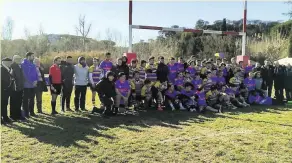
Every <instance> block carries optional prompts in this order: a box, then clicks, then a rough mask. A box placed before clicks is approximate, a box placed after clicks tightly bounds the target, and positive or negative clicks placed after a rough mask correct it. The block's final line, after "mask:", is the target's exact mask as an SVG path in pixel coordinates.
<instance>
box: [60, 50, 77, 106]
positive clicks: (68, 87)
mask: <svg viewBox="0 0 292 163" xmlns="http://www.w3.org/2000/svg"><path fill="white" fill-rule="evenodd" d="M60 69H61V75H62V92H61V96H62V98H61V108H62V111H63V112H65V103H66V110H67V111H72V110H71V109H70V99H71V94H72V90H73V86H74V84H73V78H74V65H73V58H72V57H71V56H67V58H66V62H65V63H63V64H61V66H60Z"/></svg>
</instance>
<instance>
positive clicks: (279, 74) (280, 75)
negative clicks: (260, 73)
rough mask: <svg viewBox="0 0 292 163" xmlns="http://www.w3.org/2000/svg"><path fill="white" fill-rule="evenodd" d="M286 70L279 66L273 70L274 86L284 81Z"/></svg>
mask: <svg viewBox="0 0 292 163" xmlns="http://www.w3.org/2000/svg"><path fill="white" fill-rule="evenodd" d="M285 75H286V69H285V67H284V66H279V67H275V68H274V81H275V84H276V83H277V84H283V85H284V80H285Z"/></svg>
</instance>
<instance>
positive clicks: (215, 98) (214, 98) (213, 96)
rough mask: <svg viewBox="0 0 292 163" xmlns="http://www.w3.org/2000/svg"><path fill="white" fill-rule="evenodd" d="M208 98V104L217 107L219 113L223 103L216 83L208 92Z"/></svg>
mask: <svg viewBox="0 0 292 163" xmlns="http://www.w3.org/2000/svg"><path fill="white" fill-rule="evenodd" d="M206 99H207V104H208V106H210V107H212V108H215V109H217V110H218V112H219V113H221V112H222V105H221V104H220V102H219V92H218V91H217V89H216V86H215V85H212V86H211V88H210V91H208V92H207V93H206Z"/></svg>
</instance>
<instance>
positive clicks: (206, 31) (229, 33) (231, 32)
mask: <svg viewBox="0 0 292 163" xmlns="http://www.w3.org/2000/svg"><path fill="white" fill-rule="evenodd" d="M243 1H244V11H243V23H242V24H243V27H242V32H235V31H215V30H201V29H192V28H182V27H180V28H169V27H159V26H147V25H133V24H132V22H133V21H132V14H133V1H132V0H129V49H128V52H129V53H132V50H133V37H132V35H133V33H132V30H133V29H146V30H159V31H175V32H192V33H202V34H204V33H208V34H218V35H233V36H242V56H245V55H246V53H245V49H246V17H247V0H243Z"/></svg>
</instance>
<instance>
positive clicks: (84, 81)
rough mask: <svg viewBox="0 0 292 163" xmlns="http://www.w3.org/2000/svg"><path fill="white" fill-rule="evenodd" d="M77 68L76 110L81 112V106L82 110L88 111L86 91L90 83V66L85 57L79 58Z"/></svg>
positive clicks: (75, 82)
mask: <svg viewBox="0 0 292 163" xmlns="http://www.w3.org/2000/svg"><path fill="white" fill-rule="evenodd" d="M74 68H75V78H74V84H75V97H74V104H75V111H77V112H79V108H80V109H81V110H82V111H86V109H85V100H86V91H87V85H88V76H89V71H88V70H89V68H88V66H87V65H86V61H85V58H84V57H79V58H78V63H77V64H76V65H75V66H74Z"/></svg>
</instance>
